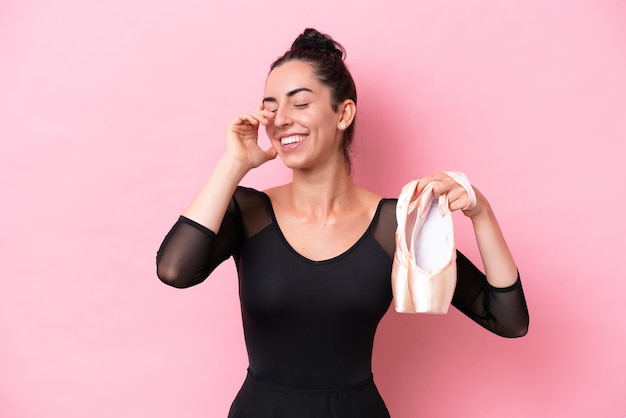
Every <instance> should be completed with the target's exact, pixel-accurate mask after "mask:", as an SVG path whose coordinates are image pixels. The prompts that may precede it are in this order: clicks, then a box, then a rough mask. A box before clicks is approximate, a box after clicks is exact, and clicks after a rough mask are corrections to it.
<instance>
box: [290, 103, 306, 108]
mask: <svg viewBox="0 0 626 418" xmlns="http://www.w3.org/2000/svg"><path fill="white" fill-rule="evenodd" d="M308 105H309V104H308V103H299V104H294V105H293V107H295V108H298V109H304V108H305V107H307V106H308Z"/></svg>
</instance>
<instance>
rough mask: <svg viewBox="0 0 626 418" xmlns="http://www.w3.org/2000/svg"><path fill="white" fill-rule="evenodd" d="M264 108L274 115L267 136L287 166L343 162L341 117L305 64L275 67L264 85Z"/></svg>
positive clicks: (304, 167)
mask: <svg viewBox="0 0 626 418" xmlns="http://www.w3.org/2000/svg"><path fill="white" fill-rule="evenodd" d="M263 106H264V108H265V109H266V110H269V111H270V112H273V113H274V114H275V117H274V118H273V119H272V120H270V123H269V125H267V127H266V131H267V136H268V137H269V138H270V140H271V141H272V145H273V146H274V148H275V149H276V150H277V152H278V154H279V155H280V156H281V158H282V159H283V161H284V162H285V164H286V165H287V166H288V167H290V168H299V169H311V168H315V167H318V166H319V165H321V164H325V163H328V162H329V161H334V159H341V160H343V155H342V152H341V139H342V138H341V137H342V135H341V131H339V130H338V125H339V120H340V114H339V113H338V112H335V111H333V109H332V106H331V94H330V90H329V89H328V87H327V86H325V85H324V84H322V83H320V82H319V81H318V79H317V77H316V76H315V73H314V72H313V70H312V69H311V66H310V65H309V64H308V63H306V62H303V61H296V60H293V61H288V62H286V63H285V64H283V65H281V66H279V67H276V68H274V70H272V72H271V73H270V74H269V76H268V77H267V81H266V83H265V98H264V99H263Z"/></svg>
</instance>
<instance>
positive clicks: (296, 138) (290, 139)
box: [280, 135, 307, 145]
mask: <svg viewBox="0 0 626 418" xmlns="http://www.w3.org/2000/svg"><path fill="white" fill-rule="evenodd" d="M306 137H307V136H306V135H292V136H287V137H285V138H281V139H280V144H281V145H290V144H295V143H298V142H302V141H304V140H305V139H306Z"/></svg>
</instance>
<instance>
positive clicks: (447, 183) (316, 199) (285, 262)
mask: <svg viewBox="0 0 626 418" xmlns="http://www.w3.org/2000/svg"><path fill="white" fill-rule="evenodd" d="M344 52H345V51H344V49H343V48H342V47H341V45H339V44H338V43H336V42H335V41H333V40H332V38H330V37H329V36H327V35H323V34H321V33H319V32H318V31H316V30H314V29H306V30H305V31H304V33H302V34H301V35H300V36H298V38H297V39H296V40H295V41H294V43H293V45H292V47H291V49H290V50H289V51H287V52H286V53H285V54H284V55H283V56H282V57H281V58H279V59H278V60H277V61H276V62H274V63H273V64H272V66H271V70H270V73H269V75H268V77H267V81H266V85H265V95H264V98H263V101H262V104H261V105H260V107H259V108H258V109H257V110H256V111H253V112H250V113H247V114H242V115H239V116H237V117H236V118H235V119H234V120H233V122H232V123H231V124H230V126H229V127H228V130H227V138H226V150H225V152H224V155H223V156H222V157H221V159H220V160H219V162H218V163H217V165H216V167H215V168H214V170H213V173H212V174H211V175H210V177H209V179H208V181H207V183H206V185H205V186H204V187H203V188H202V190H201V191H200V192H199V194H198V195H197V197H196V198H195V199H194V200H193V202H192V203H191V204H190V205H189V206H188V207H187V209H186V210H185V212H184V213H183V215H182V216H181V217H180V218H179V220H178V221H177V222H176V224H175V225H174V226H173V228H172V229H171V231H170V232H169V233H168V234H167V236H166V237H165V239H164V241H163V243H162V245H161V248H160V249H159V252H158V255H157V272H158V276H159V278H160V279H161V280H162V281H163V282H165V283H167V284H169V285H171V286H175V287H181V288H182V287H189V286H193V285H195V284H198V283H200V282H202V281H203V280H204V279H205V278H206V277H207V276H208V275H209V274H210V273H211V271H213V269H214V268H215V267H216V266H217V265H219V264H220V263H221V262H222V261H224V260H226V259H227V258H229V257H230V256H233V258H234V260H235V263H236V266H237V272H238V277H239V291H240V298H241V309H242V318H243V326H244V333H245V339H246V345H247V348H248V357H249V369H248V376H247V378H246V380H245V382H244V384H243V386H242V388H241V390H240V392H239V394H238V395H237V397H236V399H235V401H234V402H233V405H232V407H231V410H230V413H229V417H231V418H244V417H254V418H266V417H267V418H269V417H272V418H281V417H284V418H295V417H297V418H305V417H315V418H319V417H331V416H332V417H337V418H347V417H355V418H356V417H358V418H363V417H370V418H383V417H389V413H388V411H387V408H386V407H385V404H384V402H383V400H382V399H381V397H380V395H379V393H378V391H377V389H376V386H375V385H374V382H373V380H372V371H371V357H372V344H373V340H374V334H375V331H376V327H377V325H378V322H379V321H380V319H381V318H382V316H383V315H384V314H385V312H386V311H387V309H388V308H389V305H390V303H391V300H392V291H391V282H390V276H391V269H392V261H393V255H394V251H395V236H394V233H395V230H396V225H397V224H396V218H395V205H396V201H397V200H396V199H385V198H382V197H380V196H378V195H377V194H375V193H372V192H371V191H368V190H365V189H363V188H361V187H359V186H358V185H356V184H355V183H354V182H353V181H352V178H351V176H350V155H349V148H350V143H351V142H352V139H353V133H354V122H355V116H356V110H357V107H356V103H357V95H356V89H355V86H354V81H353V79H352V77H351V75H350V73H349V72H348V70H347V68H346V66H345V64H344V61H343V58H344ZM260 126H264V127H265V129H266V132H267V135H268V137H269V138H270V140H271V147H270V148H269V149H261V148H260V147H259V145H258V144H257V138H258V129H259V127H260ZM276 156H280V158H281V159H282V161H283V163H284V164H285V165H286V166H287V167H289V168H290V169H291V170H292V171H293V178H292V181H291V183H289V184H285V185H281V186H278V187H274V188H271V189H269V190H266V191H257V190H253V189H249V188H244V187H241V186H239V182H240V181H241V179H242V178H243V177H244V175H245V174H246V173H247V172H248V171H250V170H252V169H254V168H256V167H258V166H260V165H261V164H264V163H265V162H267V161H269V160H272V159H274V158H276ZM423 180H424V181H422V182H420V183H421V184H422V183H423V184H427V183H429V182H431V181H434V182H435V189H434V190H435V194H436V195H441V194H444V193H445V194H447V195H448V198H449V202H450V203H449V204H450V209H451V210H461V209H462V208H464V207H466V204H467V202H468V195H467V192H466V190H465V189H464V188H463V187H462V186H460V185H459V184H458V183H456V182H455V181H454V180H452V179H451V178H450V177H448V176H447V175H446V174H444V173H436V174H433V175H431V176H428V177H426V178H423ZM420 187H423V186H420ZM419 191H420V189H418V192H419ZM475 193H476V197H477V203H476V205H475V206H474V208H473V209H471V210H466V211H464V213H465V215H466V216H468V217H469V218H470V219H471V221H472V224H473V226H474V230H475V235H476V240H477V243H478V246H479V250H480V254H481V257H482V261H483V264H484V267H485V273H486V275H485V274H483V273H482V272H480V271H479V270H478V269H477V268H476V267H475V266H474V265H473V264H472V263H471V262H470V261H469V260H468V259H467V258H466V257H464V256H463V255H462V254H461V253H458V254H457V288H456V291H455V295H454V299H453V305H454V306H456V307H457V308H458V309H460V310H461V311H462V312H463V313H465V314H466V315H467V316H469V317H470V318H472V319H473V320H474V321H476V322H477V323H479V324H480V325H482V326H484V327H486V328H487V329H489V330H491V331H492V332H495V333H497V334H498V335H502V336H505V337H518V336H522V335H524V334H525V333H526V330H527V326H528V311H527V308H526V303H525V300H524V294H523V291H522V287H521V283H520V279H519V276H518V272H517V268H516V266H515V262H514V261H513V258H512V256H511V254H510V252H509V249H508V247H507V245H506V243H505V241H504V238H503V235H502V233H501V231H500V228H499V226H498V223H497V221H496V218H495V216H494V214H493V212H492V210H491V207H490V206H489V203H488V201H487V200H486V199H485V197H484V196H483V195H482V194H481V193H480V192H479V191H478V190H475Z"/></svg>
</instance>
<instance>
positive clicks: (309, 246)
mask: <svg viewBox="0 0 626 418" xmlns="http://www.w3.org/2000/svg"><path fill="white" fill-rule="evenodd" d="M355 114H356V105H355V103H354V102H353V101H352V100H345V101H344V102H342V103H339V105H338V107H337V110H336V111H335V110H333V108H332V106H331V95H330V90H329V89H328V87H327V86H325V85H323V84H322V83H320V82H319V81H318V80H317V78H316V77H315V74H314V73H313V71H312V69H311V67H310V65H309V64H307V63H305V62H302V61H289V62H287V63H285V64H283V65H281V66H279V67H277V68H275V69H274V70H273V71H272V72H271V73H270V74H269V76H268V78H267V81H266V85H265V95H264V99H263V102H262V104H261V106H259V108H258V109H257V110H256V111H253V112H250V113H246V114H241V115H239V116H237V117H236V118H235V119H234V120H233V121H232V122H231V123H230V125H229V126H228V128H227V131H226V149H225V152H224V154H223V155H222V157H221V158H220V160H219V161H218V163H217V165H216V166H215V168H214V170H213V172H212V174H211V175H210V177H209V179H208V180H207V182H206V184H205V185H204V187H203V188H202V189H201V191H200V192H199V193H198V195H197V196H196V198H195V199H194V200H193V201H192V202H191V204H190V205H189V206H188V207H187V209H186V210H185V211H184V212H183V215H184V216H186V217H188V218H190V219H193V220H194V221H196V222H198V223H200V224H202V225H204V226H206V227H207V228H209V229H210V230H212V231H214V232H218V230H219V227H220V224H221V222H222V218H223V216H224V213H225V212H226V208H227V206H228V203H229V201H230V199H231V197H232V195H233V193H234V191H235V189H236V187H237V186H238V185H239V183H240V181H241V180H242V179H243V177H244V176H245V175H246V173H248V172H249V171H250V170H252V169H254V168H257V167H259V166H260V165H262V164H265V163H266V162H268V161H270V160H273V159H275V158H276V157H277V156H280V157H281V159H282V160H283V163H284V164H285V165H286V166H287V167H289V168H291V169H292V173H293V177H292V182H291V183H288V184H285V185H282V186H278V187H274V188H271V189H268V190H266V191H265V192H266V193H267V195H268V196H269V197H270V200H271V202H272V206H273V208H274V212H275V214H276V219H277V222H278V225H279V226H280V229H281V231H282V233H283V235H284V236H285V238H286V239H287V241H288V242H289V243H290V245H291V246H292V247H293V248H294V249H295V250H296V251H298V252H299V253H300V254H301V255H302V256H304V257H306V258H308V259H310V260H316V261H319V260H327V259H330V258H333V257H335V256H337V255H340V254H342V253H343V252H345V251H346V250H348V249H349V248H350V247H351V246H352V245H353V244H354V243H355V242H356V241H357V240H358V239H359V238H360V237H361V236H362V235H363V233H364V232H365V230H366V229H367V227H368V225H369V224H370V222H371V220H372V218H373V216H374V214H375V211H376V208H377V205H378V203H379V201H380V199H381V196H379V195H377V194H375V193H372V192H370V191H367V190H365V189H363V188H361V187H359V186H358V185H356V184H355V183H354V182H353V181H352V178H351V177H350V172H349V167H348V165H347V163H346V161H345V158H344V155H343V151H342V149H341V142H342V140H343V134H344V131H345V129H346V128H347V127H348V126H350V124H351V123H352V122H353V120H354V116H355ZM261 126H263V127H265V129H266V132H267V135H268V137H269V139H270V141H271V146H270V147H269V148H268V149H262V148H261V147H260V146H259V144H258V131H259V128H260V127H261ZM281 141H282V142H281ZM290 142H292V143H290ZM430 181H435V182H436V185H435V186H434V193H435V195H436V196H439V195H441V194H446V193H447V194H448V200H449V205H450V210H452V211H455V210H462V208H464V207H466V205H467V203H468V196H467V192H466V191H465V189H464V188H463V187H462V186H460V185H459V184H458V183H456V182H455V181H454V180H452V179H451V178H450V177H449V176H447V175H446V174H445V173H435V174H432V175H429V176H426V177H423V178H422V181H420V183H419V185H418V190H417V192H418V193H419V192H420V191H421V189H422V187H424V186H425V185H426V184H427V183H428V182H430ZM474 190H475V193H476V199H477V202H476V206H475V207H474V208H472V209H471V210H465V211H463V213H464V214H465V216H467V217H468V218H470V219H471V221H472V225H473V228H474V233H475V236H476V242H477V244H478V248H479V251H480V255H481V258H482V262H483V266H484V268H485V274H486V276H487V280H488V281H489V283H490V284H491V285H492V286H495V287H508V286H510V285H512V284H514V283H515V280H516V279H517V267H516V265H515V262H514V260H513V257H512V255H511V252H510V251H509V248H508V246H507V244H506V242H505V240H504V236H503V235H502V231H501V230H500V227H499V225H498V222H497V220H496V217H495V215H494V213H493V211H492V209H491V206H490V205H489V202H488V201H487V199H486V198H485V196H484V195H483V194H482V193H480V191H478V190H477V189H476V188H474Z"/></svg>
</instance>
